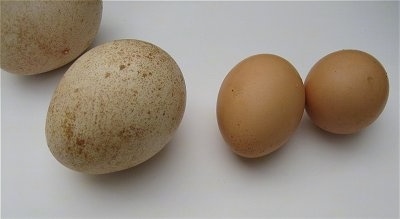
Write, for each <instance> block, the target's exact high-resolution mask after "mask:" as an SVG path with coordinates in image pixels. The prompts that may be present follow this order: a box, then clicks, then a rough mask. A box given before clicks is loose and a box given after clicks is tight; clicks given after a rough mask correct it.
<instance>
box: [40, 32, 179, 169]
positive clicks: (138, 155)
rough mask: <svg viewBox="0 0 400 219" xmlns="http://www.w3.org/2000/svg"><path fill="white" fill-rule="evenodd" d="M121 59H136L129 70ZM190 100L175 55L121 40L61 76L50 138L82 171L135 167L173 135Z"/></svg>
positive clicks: (60, 155)
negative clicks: (161, 61)
mask: <svg viewBox="0 0 400 219" xmlns="http://www.w3.org/2000/svg"><path fill="white" fill-rule="evenodd" d="M149 54H151V57H152V59H148V58H147V57H146V56H148V55H149ZM132 57H134V58H132ZM162 59H164V60H166V61H165V62H163V63H162V65H157V64H156V63H157V62H160V60H162ZM120 63H130V64H129V65H128V64H123V65H124V69H123V70H122V71H121V70H120V68H121V64H120ZM144 72H147V73H146V74H148V75H147V77H143V73H144ZM149 72H151V77H149V75H150V73H149ZM111 76H112V77H111ZM161 87H162V89H160V88H161ZM78 90H79V92H75V91H78ZM171 94H179V95H174V96H172V95H171ZM185 103H186V88H185V82H184V78H183V75H182V73H181V71H180V69H179V67H178V65H177V64H176V62H175V61H174V60H173V59H172V57H171V56H169V55H168V54H167V53H166V52H165V51H163V50H162V49H161V48H159V47H157V46H155V45H153V44H150V43H147V42H144V41H140V40H116V41H113V42H110V43H106V44H103V45H100V46H98V47H95V48H93V49H91V50H89V51H88V52H87V53H85V54H84V55H82V56H81V57H80V58H79V59H77V60H76V61H75V63H74V64H72V65H71V67H70V68H69V69H68V71H67V72H66V73H65V75H64V76H63V78H62V79H61V81H60V83H59V85H58V87H57V89H56V90H55V92H54V94H53V98H52V100H51V102H50V106H49V111H48V113H47V120H46V138H47V144H48V147H49V149H50V151H51V153H52V154H53V155H54V157H55V158H56V159H57V160H58V161H59V162H61V163H62V164H63V165H65V166H66V167H68V168H71V169H73V170H76V171H80V172H84V173H90V174H103V173H110V172H115V171H119V170H123V169H127V168H130V167H133V166H135V165H138V164H140V163H142V162H144V161H146V160H148V159H149V158H151V157H152V156H154V155H155V154H156V153H157V152H159V151H160V150H161V149H162V148H163V147H164V146H165V145H166V144H167V143H168V142H169V141H170V140H171V138H172V136H173V134H174V133H175V131H176V129H177V127H178V126H179V124H180V121H181V119H182V117H183V113H184V110H185ZM77 106H79V107H77ZM166 115H168V116H166Z"/></svg>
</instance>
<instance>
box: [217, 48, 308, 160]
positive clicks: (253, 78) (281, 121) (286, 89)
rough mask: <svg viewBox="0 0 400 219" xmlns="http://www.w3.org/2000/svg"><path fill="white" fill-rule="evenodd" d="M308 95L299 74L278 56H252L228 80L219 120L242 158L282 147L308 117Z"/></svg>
mask: <svg viewBox="0 0 400 219" xmlns="http://www.w3.org/2000/svg"><path fill="white" fill-rule="evenodd" d="M304 104H305V91H304V86H303V82H302V80H301V78H300V75H299V74H298V72H297V71H296V69H295V68H294V67H293V65H291V64H290V63H289V62H288V61H287V60H285V59H283V58H281V57H279V56H276V55H272V54H259V55H254V56H251V57H248V58H246V59H244V60H243V61H241V62H240V63H239V64H237V65H236V66H235V67H234V68H233V69H232V70H231V71H230V72H229V73H228V75H227V76H226V77H225V79H224V81H223V83H222V85H221V88H220V90H219V95H218V100H217V110H216V111H217V121H218V125H219V129H220V131H221V134H222V136H223V138H224V139H225V141H226V142H227V143H228V144H229V145H230V147H231V149H232V150H233V151H234V152H235V153H236V154H238V155H240V156H242V157H248V158H255V157H261V156H264V155H267V154H269V153H271V152H273V151H275V150H277V149H278V148H280V147H281V146H282V145H283V144H284V143H285V142H286V141H287V140H288V139H289V137H290V136H291V135H292V134H293V132H294V131H295V129H296V128H297V126H298V125H299V122H300V120H301V118H302V115H303V112H304Z"/></svg>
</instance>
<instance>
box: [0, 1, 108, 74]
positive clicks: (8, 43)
mask: <svg viewBox="0 0 400 219" xmlns="http://www.w3.org/2000/svg"><path fill="white" fill-rule="evenodd" d="M0 4H1V68H2V69H4V70H6V71H7V72H10V73H15V74H21V75H31V74H39V73H43V72H47V71H50V70H53V69H56V68H58V67H61V66H63V65H65V64H67V63H69V62H71V61H72V60H74V59H75V58H77V57H78V56H79V55H80V54H82V53H83V52H84V51H85V50H86V49H87V48H88V47H89V45H90V44H91V43H92V41H93V40H94V38H95V36H96V34H97V31H98V29H99V26H100V21H101V16H102V1H100V0H87V1H0Z"/></svg>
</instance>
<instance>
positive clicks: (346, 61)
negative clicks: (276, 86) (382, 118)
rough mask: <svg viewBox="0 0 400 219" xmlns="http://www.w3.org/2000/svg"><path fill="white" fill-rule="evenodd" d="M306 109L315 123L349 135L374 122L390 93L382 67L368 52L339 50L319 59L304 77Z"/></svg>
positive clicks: (337, 132)
mask: <svg viewBox="0 0 400 219" xmlns="http://www.w3.org/2000/svg"><path fill="white" fill-rule="evenodd" d="M305 89H306V111H307V114H308V115H309V116H310V118H311V120H312V121H313V122H314V124H315V125H317V126H318V127H320V128H321V129H323V130H326V131H328V132H331V133H335V134H351V133H355V132H358V131H360V130H361V129H363V128H365V127H367V126H368V125H370V124H371V123H372V122H374V121H375V120H376V119H377V118H378V116H379V115H380V114H381V112H382V111H383V109H384V107H385V105H386V101H387V98H388V94H389V81H388V77H387V74H386V71H385V69H384V67H383V66H382V65H381V63H379V61H378V60H377V59H376V58H374V57H373V56H371V55H370V54H368V53H365V52H362V51H358V50H340V51H336V52H333V53H331V54H329V55H327V56H325V57H323V58H322V59H321V60H319V61H318V62H317V63H316V64H315V65H314V66H313V67H312V68H311V70H310V72H309V74H308V76H307V78H306V80H305Z"/></svg>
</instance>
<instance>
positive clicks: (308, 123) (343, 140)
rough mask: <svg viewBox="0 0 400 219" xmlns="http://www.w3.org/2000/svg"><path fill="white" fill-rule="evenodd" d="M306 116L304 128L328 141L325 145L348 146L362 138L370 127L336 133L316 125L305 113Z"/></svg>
mask: <svg viewBox="0 0 400 219" xmlns="http://www.w3.org/2000/svg"><path fill="white" fill-rule="evenodd" d="M304 117H305V118H304V126H303V129H306V130H307V131H308V132H312V133H313V134H314V135H315V137H316V138H317V139H319V140H321V141H325V142H327V144H324V145H330V146H332V145H333V146H335V147H342V146H347V145H349V143H352V142H354V141H357V140H358V139H360V138H362V137H363V136H364V135H366V132H368V129H362V130H360V131H358V132H356V133H353V134H335V133H331V132H328V131H325V130H323V129H321V128H319V127H318V126H316V125H315V124H314V123H313V121H312V120H311V118H310V117H309V116H308V115H307V114H305V116H304Z"/></svg>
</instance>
